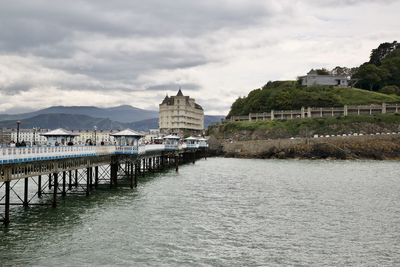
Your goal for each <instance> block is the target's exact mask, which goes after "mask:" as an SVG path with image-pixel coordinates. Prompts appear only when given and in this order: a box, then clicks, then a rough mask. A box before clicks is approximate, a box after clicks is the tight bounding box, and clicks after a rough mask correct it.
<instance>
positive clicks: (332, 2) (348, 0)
mask: <svg viewBox="0 0 400 267" xmlns="http://www.w3.org/2000/svg"><path fill="white" fill-rule="evenodd" d="M395 1H396V0H325V1H320V0H309V1H308V2H309V3H310V4H312V5H317V6H322V7H324V6H325V7H341V6H353V5H360V4H368V3H378V4H391V3H394V2H395Z"/></svg>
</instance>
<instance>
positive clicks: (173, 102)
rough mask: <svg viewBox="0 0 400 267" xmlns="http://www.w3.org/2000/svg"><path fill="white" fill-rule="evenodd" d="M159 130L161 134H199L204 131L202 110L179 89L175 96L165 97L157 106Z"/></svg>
mask: <svg viewBox="0 0 400 267" xmlns="http://www.w3.org/2000/svg"><path fill="white" fill-rule="evenodd" d="M159 107H160V114H159V128H160V132H161V133H162V134H170V133H175V134H180V135H183V134H185V133H189V134H201V133H202V132H203V130H204V110H203V108H202V107H201V106H200V105H199V104H197V103H196V102H195V100H194V99H193V98H190V97H189V96H184V95H183V93H182V91H181V89H179V91H178V93H177V95H176V96H170V97H169V96H168V95H167V96H166V97H165V98H164V100H163V101H162V103H161V104H160V105H159Z"/></svg>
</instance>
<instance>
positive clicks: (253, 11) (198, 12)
mask: <svg viewBox="0 0 400 267" xmlns="http://www.w3.org/2000/svg"><path fill="white" fill-rule="evenodd" d="M399 14H400V1H396V0H393V1H390V0H376V1H374V0H325V1H324V0H298V1H297V0H270V1H268V0H201V1H199V0H173V1H165V0H113V1H110V0H93V1H84V0H80V1H79V0H74V1H57V0H47V1H46V0H29V1H27V0H9V1H6V0H0V112H1V113H4V112H23V111H29V110H32V109H40V108H45V107H48V106H52V105H96V106H103V107H108V106H115V105H125V104H128V105H132V106H135V107H140V108H145V109H153V110H158V104H159V103H160V102H161V101H162V99H163V98H164V96H165V94H166V93H168V94H170V95H171V94H176V91H177V90H178V88H179V86H181V87H182V90H183V93H184V94H185V95H190V96H191V97H194V98H195V99H196V102H198V103H199V104H201V105H202V106H203V107H204V109H205V112H206V114H226V113H227V112H228V110H229V107H230V105H231V104H232V102H233V101H234V100H235V99H236V98H237V97H238V96H243V95H247V93H248V92H249V91H250V90H252V89H255V88H259V87H261V86H262V85H264V84H265V83H267V82H268V81H269V80H282V79H295V78H296V77H297V76H299V75H302V74H305V73H306V72H307V71H308V70H309V69H311V68H319V67H326V68H333V67H335V66H338V65H340V66H348V67H352V66H358V65H360V64H361V63H363V62H365V61H367V60H368V57H369V54H370V51H371V49H373V48H375V47H377V46H378V45H379V44H380V43H382V42H385V41H388V42H392V41H394V40H398V41H400V40H399V39H400V38H398V37H399V36H400V24H399Z"/></svg>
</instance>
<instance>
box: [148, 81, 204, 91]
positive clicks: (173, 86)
mask: <svg viewBox="0 0 400 267" xmlns="http://www.w3.org/2000/svg"><path fill="white" fill-rule="evenodd" d="M179 88H182V90H183V91H185V90H189V91H197V90H200V89H201V86H200V85H199V84H196V83H166V84H157V85H152V86H148V87H147V88H146V90H150V91H175V90H178V89H179Z"/></svg>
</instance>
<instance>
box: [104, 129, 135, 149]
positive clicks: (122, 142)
mask: <svg viewBox="0 0 400 267" xmlns="http://www.w3.org/2000/svg"><path fill="white" fill-rule="evenodd" d="M110 136H113V137H114V140H115V142H116V145H117V153H118V154H120V153H122V154H126V153H128V154H134V153H138V152H139V140H140V138H142V137H143V135H142V134H141V133H138V132H136V131H134V130H132V129H125V130H123V131H120V132H117V133H115V134H110Z"/></svg>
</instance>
